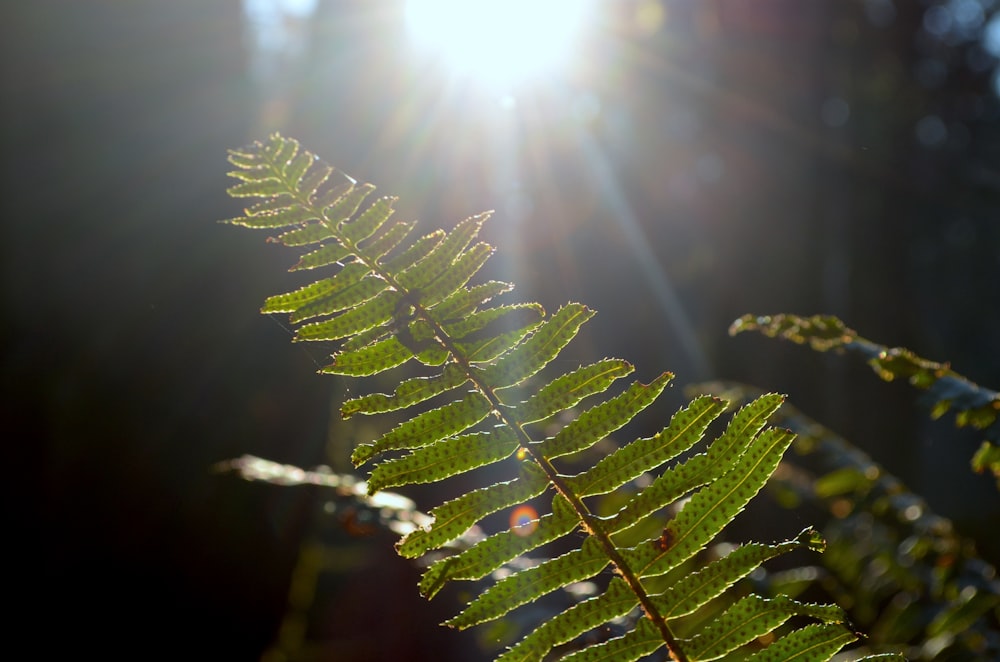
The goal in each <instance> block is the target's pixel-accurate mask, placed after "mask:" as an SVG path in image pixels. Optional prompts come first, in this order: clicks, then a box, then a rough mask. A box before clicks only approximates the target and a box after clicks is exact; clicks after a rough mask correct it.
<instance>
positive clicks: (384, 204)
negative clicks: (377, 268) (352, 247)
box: [338, 196, 397, 244]
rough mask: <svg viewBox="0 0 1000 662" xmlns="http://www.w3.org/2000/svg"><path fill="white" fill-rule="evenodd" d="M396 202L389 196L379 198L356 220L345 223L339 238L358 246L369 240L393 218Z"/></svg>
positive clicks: (341, 227)
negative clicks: (393, 207) (393, 206)
mask: <svg viewBox="0 0 1000 662" xmlns="http://www.w3.org/2000/svg"><path fill="white" fill-rule="evenodd" d="M396 200H397V198H392V197H388V196H387V197H383V198H379V199H378V200H376V201H375V202H374V203H373V204H372V206H370V207H369V208H368V209H366V210H365V211H364V213H362V214H361V215H360V216H358V217H357V218H356V219H355V220H353V221H348V222H346V223H343V224H342V225H341V226H340V228H339V230H340V232H339V234H338V238H339V239H340V240H341V241H342V242H343V243H346V244H358V243H359V242H361V241H364V240H365V239H367V238H369V237H370V236H372V235H373V234H375V233H376V232H378V231H379V229H380V228H381V227H382V226H383V225H385V222H386V221H388V220H389V217H390V216H392V213H393V209H392V205H393V203H395V202H396Z"/></svg>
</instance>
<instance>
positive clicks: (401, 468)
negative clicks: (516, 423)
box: [368, 427, 518, 492]
mask: <svg viewBox="0 0 1000 662" xmlns="http://www.w3.org/2000/svg"><path fill="white" fill-rule="evenodd" d="M517 447H518V440H517V436H516V435H515V434H514V433H513V432H512V431H511V430H510V428H506V427H496V428H493V430H491V431H490V432H473V433H471V434H467V435H463V436H460V437H451V438H448V439H443V440H441V441H438V442H435V443H432V444H430V445H429V446H426V447H424V448H420V449H418V450H415V451H413V452H412V453H409V454H407V455H404V456H403V457H400V458H397V459H394V460H388V461H387V462H383V463H382V464H380V465H378V466H377V467H375V469H374V470H372V475H371V478H369V479H368V487H369V489H370V490H372V492H374V491H376V490H384V489H388V488H390V487H396V486H397V485H410V484H415V483H433V482H437V481H439V480H443V479H445V478H448V477H450V476H454V475H456V474H459V473H463V472H466V471H470V470H472V469H475V468H477V467H481V466H483V465H485V464H491V463H493V462H497V461H499V460H503V459H505V458H508V457H510V456H511V455H513V454H514V451H516V450H517Z"/></svg>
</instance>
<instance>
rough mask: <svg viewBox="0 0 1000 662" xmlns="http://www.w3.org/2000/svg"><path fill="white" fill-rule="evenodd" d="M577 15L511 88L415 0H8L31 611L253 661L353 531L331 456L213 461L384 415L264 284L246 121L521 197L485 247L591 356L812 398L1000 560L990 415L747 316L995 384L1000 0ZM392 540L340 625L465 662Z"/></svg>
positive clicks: (334, 437)
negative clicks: (270, 315)
mask: <svg viewBox="0 0 1000 662" xmlns="http://www.w3.org/2000/svg"><path fill="white" fill-rule="evenodd" d="M524 20H525V21H530V20H531V17H530V16H529V17H525V19H524ZM477 29H488V27H481V28H477ZM583 39H584V42H583V44H582V45H581V47H580V48H579V51H578V52H577V53H576V54H575V55H574V56H573V63H572V66H571V67H569V68H568V69H567V70H566V71H563V72H560V73H559V74H558V75H557V74H553V75H551V76H550V77H548V78H547V79H545V80H544V81H542V82H541V83H537V84H535V85H533V86H525V87H524V88H523V89H521V88H518V89H513V88H512V89H501V90H498V89H494V88H490V87H488V86H477V85H475V84H474V83H473V82H470V81H465V80H462V79H460V78H455V77H450V76H449V75H448V74H447V73H446V72H442V71H440V70H438V69H436V68H435V67H434V66H432V65H433V63H432V62H431V61H430V60H429V59H428V58H427V57H423V56H421V55H420V54H419V53H418V52H416V51H414V49H413V45H412V43H411V40H409V39H408V35H407V32H406V26H405V22H404V20H403V12H402V0H377V1H371V0H317V1H316V2H315V3H312V4H310V3H304V4H303V3H296V4H289V5H287V6H283V5H282V4H281V3H279V2H268V1H267V0H247V1H246V2H241V0H215V1H213V2H206V1H204V0H170V1H169V2H153V1H152V0H132V1H130V2H111V1H107V0H103V1H101V0H97V1H92V2H86V3H83V2H74V1H71V0H34V1H33V2H22V3H4V5H3V6H2V8H0V72H2V74H0V75H2V78H0V81H2V86H3V87H2V95H0V135H2V144H0V148H2V152H0V154H2V156H0V159H2V164H3V176H2V177H0V188H2V190H0V209H2V219H3V226H2V232H3V234H2V241H0V250H2V251H3V257H2V262H0V264H2V268H3V275H2V279H0V286H2V306H0V311H2V313H0V314H2V316H3V318H2V323H0V338H2V341H3V354H2V359H0V360H2V364H0V365H2V372H0V375H2V388H3V392H2V399H0V402H2V405H0V407H2V411H3V422H4V427H5V429H6V433H5V434H4V438H5V439H6V440H7V441H6V442H5V446H6V452H5V465H6V467H7V469H6V471H5V473H6V476H5V479H4V481H3V488H4V495H3V497H4V503H5V505H6V512H7V515H6V519H7V521H8V526H7V531H8V533H7V534H6V536H5V538H6V540H7V543H6V547H7V553H6V554H5V555H4V556H5V557H6V558H7V562H6V567H7V573H8V575H9V576H11V577H12V578H13V584H14V587H15V590H14V591H13V593H11V592H8V593H7V596H8V597H7V600H8V606H9V613H11V612H12V613H13V617H12V616H10V615H8V616H7V617H5V619H6V621H7V622H6V625H7V628H6V629H7V631H8V632H9V633H10V636H11V640H12V641H15V640H17V641H19V643H18V646H19V647H20V646H27V647H31V648H33V649H35V650H36V651H37V653H39V654H40V655H42V656H44V655H45V653H47V652H53V651H55V650H60V651H69V650H73V651H96V650H99V651H100V652H101V654H103V655H104V656H105V657H110V658H112V659H114V658H119V657H128V658H130V659H132V658H150V657H152V658H156V657H161V656H162V657H168V656H175V655H177V654H195V653H197V656H198V657H204V658H205V659H208V658H209V657H211V656H212V655H214V656H215V658H216V659H255V658H258V657H259V656H260V655H261V653H262V652H263V651H264V650H265V649H266V648H267V646H268V644H269V643H270V642H271V641H272V640H273V639H274V637H275V634H276V631H277V628H278V625H279V623H280V620H281V617H282V614H283V612H284V609H285V603H286V599H287V594H288V588H289V582H290V577H291V572H292V569H293V567H294V565H295V562H296V558H297V556H298V553H299V546H300V544H301V543H302V541H303V540H308V539H312V538H314V537H316V536H336V535H343V534H337V533H336V532H333V531H331V532H326V533H323V532H319V531H317V528H316V527H317V525H318V524H317V523H318V522H319V523H322V521H323V520H322V518H321V517H318V516H317V513H318V512H320V511H321V507H322V503H323V501H324V497H323V494H322V492H321V491H320V490H318V489H317V488H312V487H296V488H281V487H276V486H272V485H266V484H259V483H247V482H244V481H241V480H239V479H238V478H236V477H235V476H233V475H220V474H218V473H216V472H213V470H212V467H213V466H214V465H216V464H217V463H219V462H221V461H225V460H227V459H230V458H234V457H238V456H240V455H242V454H245V453H250V454H255V455H259V456H262V457H266V458H268V459H272V460H276V461H279V462H288V463H293V464H297V465H300V466H315V465H319V464H327V465H331V466H333V467H334V469H336V470H338V471H345V470H347V465H346V463H345V462H344V457H345V453H344V449H345V448H346V447H347V444H348V443H349V442H353V440H355V439H361V438H364V437H365V435H369V436H370V435H371V434H373V432H372V430H370V429H365V428H359V427H358V426H354V427H347V426H345V425H344V424H342V423H340V422H339V421H338V420H336V419H337V415H336V406H337V405H338V399H339V398H342V397H343V395H344V392H345V389H347V388H350V386H349V385H347V384H345V383H342V382H339V381H337V380H334V379H330V378H324V377H320V376H317V375H315V374H314V373H315V369H316V367H317V364H318V362H321V361H323V360H324V359H325V356H324V349H323V348H316V347H303V346H299V345H296V346H293V345H291V344H290V343H289V342H288V341H289V336H290V333H289V332H288V330H287V329H285V328H283V327H282V326H281V325H279V324H275V323H274V322H272V321H270V320H267V319H264V318H262V317H260V316H259V315H257V314H256V311H257V310H258V308H259V307H260V304H261V302H262V301H263V299H264V297H265V296H267V295H269V294H273V293H276V292H280V291H284V290H285V289H289V287H286V286H288V285H290V284H291V283H290V281H288V280H282V276H281V272H282V271H283V270H284V269H286V268H287V267H288V266H289V265H290V264H291V261H292V260H291V255H289V254H286V253H283V252H282V251H280V250H277V249H275V248H274V247H273V246H266V245H265V244H264V242H263V240H262V239H263V237H262V236H260V237H254V236H251V235H249V234H248V233H243V232H237V231H234V230H232V229H231V228H227V227H225V226H220V225H218V224H216V223H215V221H216V220H218V219H223V218H228V217H232V216H236V215H237V214H239V211H240V208H239V205H238V204H236V203H234V202H233V201H231V200H229V199H228V198H227V197H226V195H225V187H226V186H227V185H228V183H227V180H226V177H225V172H226V171H227V169H228V167H227V164H226V162H225V150H226V149H227V148H229V147H237V146H240V145H242V144H244V143H246V142H249V141H251V140H253V139H256V138H262V137H265V136H266V135H267V134H268V133H270V132H271V131H273V130H280V131H282V132H283V133H285V134H287V135H290V136H293V137H296V138H298V139H299V140H301V141H302V142H303V144H304V145H305V146H307V147H308V148H309V149H311V150H312V151H315V152H317V153H318V154H320V155H322V156H323V157H324V158H326V159H327V160H329V161H330V162H331V163H333V164H334V165H336V166H338V167H339V168H341V169H343V170H344V171H345V172H347V173H350V174H352V175H353V176H355V177H356V178H359V179H362V180H369V181H372V182H374V183H376V184H377V185H378V186H379V190H380V191H381V192H383V193H391V194H395V195H399V196H400V197H401V201H400V204H399V205H398V209H399V210H400V211H399V216H400V217H401V218H407V219H408V218H419V219H420V220H421V226H420V227H422V228H424V229H425V230H430V229H432V228H434V227H439V226H445V227H450V226H451V225H452V224H454V223H455V222H457V221H458V220H461V219H462V218H464V217H466V216H468V215H471V214H473V213H476V212H478V211H481V210H483V209H488V208H494V209H496V215H495V218H494V219H493V220H492V221H491V222H490V224H489V225H488V226H487V231H486V232H487V240H489V241H491V243H493V244H494V245H496V246H497V247H498V254H497V256H496V257H495V258H494V260H493V262H492V263H491V264H492V269H493V272H492V273H491V275H492V276H494V277H497V276H499V277H501V278H503V279H504V280H510V281H512V282H514V283H515V284H516V285H517V289H516V291H515V293H516V295H517V299H518V300H538V301H540V302H542V303H543V304H544V305H545V306H546V307H547V308H549V309H554V308H555V307H557V306H558V305H559V304H561V303H563V302H565V301H568V300H576V301H582V302H584V303H586V304H588V305H589V306H592V307H594V308H596V309H597V310H598V311H599V315H598V317H597V318H596V319H595V321H594V322H593V323H591V324H590V325H589V327H590V330H589V332H588V333H587V334H586V336H585V338H584V342H583V343H582V344H581V345H579V346H577V349H576V351H578V352H580V353H581V357H582V358H589V359H594V358H599V357H602V356H620V357H622V358H626V359H628V360H630V361H632V362H634V363H635V364H636V365H637V366H638V371H637V376H638V377H639V378H640V379H648V378H650V377H652V376H653V375H655V374H658V373H659V372H660V371H662V370H671V371H673V372H675V373H676V374H677V382H678V383H679V384H681V385H683V384H686V383H691V382H696V381H699V380H703V379H708V378H725V379H735V380H740V381H743V382H747V383H750V384H754V385H756V386H759V387H761V388H764V389H769V390H776V391H780V392H783V393H787V394H789V396H790V402H792V403H793V404H794V405H795V406H797V407H798V408H799V409H801V410H802V411H804V412H806V413H807V414H810V415H811V416H813V417H815V418H816V419H818V420H820V421H822V422H823V423H825V424H826V425H827V426H829V427H830V428H832V429H833V430H834V431H836V432H837V433H839V434H841V435H843V436H844V437H846V438H848V439H850V440H851V441H853V442H854V443H856V444H857V445H859V446H860V447H861V448H863V449H864V450H865V451H867V452H868V453H870V454H871V455H872V456H873V457H874V458H875V459H876V460H877V461H878V462H880V463H881V464H883V465H884V466H885V467H886V468H888V469H889V470H890V471H892V472H894V473H895V474H897V475H898V476H900V477H901V478H902V479H903V480H904V481H905V482H906V483H907V485H909V486H910V487H911V488H912V489H913V490H915V491H916V492H918V493H920V494H922V495H924V496H925V497H926V498H927V499H928V501H929V502H930V504H931V505H932V506H933V508H934V509H935V510H937V512H938V513H940V514H942V515H945V516H947V517H950V518H952V519H953V520H954V521H955V522H956V525H957V526H958V528H959V530H960V532H961V533H963V534H964V535H968V536H970V537H972V538H975V539H976V540H977V541H978V546H979V549H980V552H981V553H982V554H983V555H984V557H986V558H988V559H990V560H991V561H992V562H993V563H994V564H996V563H998V562H1000V541H998V538H997V536H996V526H997V523H998V522H1000V496H998V493H997V491H996V486H995V481H993V480H992V479H991V478H989V477H986V476H977V475H974V474H972V473H971V472H970V471H969V468H968V461H969V457H970V456H971V455H972V453H973V451H974V449H975V448H976V447H977V446H978V444H979V438H978V437H977V435H976V433H975V432H974V431H969V430H964V431H956V430H954V429H953V427H952V424H951V423H950V422H949V421H944V420H942V421H939V422H931V421H929V420H928V418H927V416H926V412H925V411H924V410H923V409H921V408H920V407H919V406H918V405H917V404H916V396H915V394H914V392H913V391H912V390H911V389H909V388H908V387H907V386H906V385H905V384H895V383H894V384H886V383H883V382H881V381H879V380H878V379H877V378H876V377H875V376H874V375H873V374H872V373H871V372H870V370H869V369H868V368H867V367H865V366H864V365H863V364H861V363H860V362H858V361H857V360H854V359H852V358H850V357H838V356H826V355H819V354H815V353H812V352H810V351H809V350H807V349H803V348H801V347H795V346H792V345H788V344H784V343H779V342H776V341H772V340H767V339H764V338H761V337H752V336H751V335H745V336H740V337H737V338H730V337H728V336H727V334H726V330H727V327H728V325H729V323H730V322H731V321H732V320H734V319H735V318H736V317H738V316H739V315H741V314H743V313H747V312H753V313H775V312H795V313H800V314H812V313H830V314H835V315H838V316H840V317H841V318H842V319H843V320H845V322H846V323H847V324H848V325H850V326H852V327H853V328H855V329H857V330H858V331H859V332H860V333H861V334H862V335H864V336H866V337H868V338H871V339H873V340H876V341H878V342H882V343H885V344H888V345H902V346H906V347H909V348H911V349H913V350H914V351H916V352H918V353H919V354H921V355H922V356H925V357H927V358H930V359H934V360H940V361H950V362H951V365H952V367H953V368H954V369H955V370H957V371H958V372H960V373H962V374H965V375H966V376H968V377H969V378H971V379H973V380H974V381H977V382H978V383H980V384H982V385H983V386H986V387H990V388H993V389H997V388H1000V333H998V329H1000V222H998V219H997V213H996V212H997V206H998V201H1000V98H998V97H1000V73H998V71H1000V70H998V62H1000V61H998V57H1000V3H997V2H995V1H994V0H944V1H931V0H921V1H918V0H912V1H910V0H906V1H901V0H897V1H895V2H893V1H892V0H856V1H840V0H827V1H820V0H814V1H809V2H802V1H800V0H758V1H756V2H738V1H735V0H732V1H730V0H700V1H698V2H694V1H691V0H662V1H660V2H657V1H655V0H621V1H618V2H607V3H599V4H598V7H597V9H596V10H595V14H594V17H593V21H592V25H590V27H589V28H588V29H587V30H586V31H585V33H584V37H583ZM513 40H514V42H515V46H516V41H517V40H516V36H515V37H514V38H513ZM581 348H582V349H581ZM584 354H586V356H584ZM680 391H681V389H679V388H678V389H674V392H673V395H672V397H673V398H674V399H675V401H674V402H673V404H675V405H677V404H680V402H681V399H682V394H681V392H680ZM671 411H672V409H664V410H663V411H662V412H656V414H658V415H660V414H662V417H660V418H658V419H657V421H653V422H651V423H650V425H651V426H653V425H657V427H658V424H659V423H662V421H663V420H665V418H666V416H667V415H668V414H669V413H670V412H671ZM654 418H655V417H654ZM430 503H433V501H428V502H427V503H422V504H421V505H423V506H426V505H429V504H430ZM781 516H784V515H776V517H781ZM802 526H804V524H801V523H799V522H795V523H794V525H793V526H792V527H790V528H785V529H783V531H784V534H788V533H794V532H797V531H798V530H799V529H800V528H802ZM345 537H346V536H345ZM391 541H392V539H391V537H389V536H385V539H384V540H382V539H381V538H379V539H377V540H374V541H373V540H367V539H366V540H361V541H358V540H353V539H345V540H344V541H343V550H344V556H343V568H342V570H343V573H342V574H341V575H340V576H339V577H335V578H334V580H331V582H330V583H329V585H327V586H325V587H321V588H323V590H326V591H327V594H328V595H329V596H330V597H331V598H333V599H331V600H329V601H328V603H327V606H326V607H325V608H326V609H327V610H328V612H327V614H326V615H325V616H324V617H323V618H324V619H325V623H326V627H327V630H326V632H325V633H324V636H327V637H330V638H337V637H339V638H340V639H341V640H342V641H347V642H354V644H355V645H357V646H358V647H359V648H358V649H357V650H374V649H372V648H366V647H370V646H375V643H373V642H375V641H376V640H378V639H379V638H380V635H379V633H378V631H379V629H380V628H385V627H386V625H387V624H388V626H389V627H391V628H392V629H393V632H394V634H393V635H392V636H391V637H386V636H381V639H382V641H381V642H379V644H378V645H380V646H382V647H383V648H380V649H378V650H380V651H382V652H381V657H380V658H378V657H376V658H373V659H400V660H402V659H424V658H426V657H427V655H428V654H427V651H432V650H433V651H435V654H434V657H435V659H449V656H451V657H452V658H456V659H457V657H456V656H458V655H460V654H459V653H455V652H454V651H452V649H450V648H449V647H453V646H456V645H457V644H454V643H453V642H454V641H456V640H455V639H453V638H452V633H450V632H449V631H447V630H445V629H443V628H436V627H429V626H428V625H427V623H436V622H439V621H440V620H442V618H443V617H444V615H446V614H450V613H453V612H454V609H452V607H451V606H450V605H447V604H438V602H440V601H441V600H442V599H441V598H439V599H438V601H436V602H435V603H431V606H429V607H428V606H427V605H426V603H424V602H423V601H422V599H420V598H419V597H418V596H417V594H416V589H415V586H414V583H415V577H416V574H415V573H416V571H415V570H414V569H413V568H412V567H410V566H409V565H408V564H407V562H405V561H403V560H401V559H396V558H395V556H394V553H393V551H392V549H391ZM12 618H13V620H11V619H12ZM11 645H13V644H11ZM348 645H349V644H345V646H348ZM393 647H395V648H393ZM350 650H353V649H350V648H342V649H341V656H340V657H335V658H331V659H362V656H361V655H360V654H358V655H357V656H356V657H353V658H352V657H351V655H350V654H349V653H348V652H347V651H350Z"/></svg>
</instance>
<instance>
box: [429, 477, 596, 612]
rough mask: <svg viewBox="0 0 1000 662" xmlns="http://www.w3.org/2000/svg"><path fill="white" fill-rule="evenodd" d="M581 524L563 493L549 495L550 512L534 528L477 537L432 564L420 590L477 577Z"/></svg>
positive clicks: (509, 530) (510, 530)
mask: <svg viewBox="0 0 1000 662" xmlns="http://www.w3.org/2000/svg"><path fill="white" fill-rule="evenodd" d="M579 524H580V521H579V519H578V517H577V516H576V513H575V512H574V511H573V508H572V506H570V505H569V503H568V502H567V501H566V499H565V498H563V497H562V496H559V495H557V496H555V497H554V498H553V499H552V512H551V513H547V514H545V515H543V516H542V517H541V518H539V519H538V520H536V521H535V522H534V523H533V525H534V530H533V531H531V532H529V533H524V532H522V531H519V530H514V529H507V530H506V531H501V532H500V533H496V534H494V535H492V536H490V537H488V538H486V539H484V540H481V541H479V542H478V543H476V544H475V545H473V546H472V547H470V548H469V549H467V550H465V551H463V552H461V553H460V554H456V555H455V556H452V557H449V558H447V559H445V560H443V561H439V562H437V563H434V564H433V565H431V566H430V567H429V568H428V569H427V571H426V572H425V573H424V576H423V577H421V579H420V588H421V591H420V592H421V593H423V594H424V595H427V596H430V595H432V593H431V589H432V587H436V586H441V585H443V583H444V582H448V581H453V580H457V579H480V578H481V577H484V576H486V575H487V574H488V573H490V572H493V571H494V570H496V569H498V568H499V567H500V566H501V565H503V564H504V563H507V562H508V561H511V560H513V559H515V558H517V557H518V556H520V555H522V554H526V553H527V552H530V551H531V550H533V549H536V548H538V547H540V546H541V545H544V544H546V543H549V542H552V541H553V540H555V539H557V538H559V537H561V536H564V535H566V534H567V533H569V532H570V531H573V530H574V529H575V528H577V527H578V526H579Z"/></svg>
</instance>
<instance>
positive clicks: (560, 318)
mask: <svg viewBox="0 0 1000 662" xmlns="http://www.w3.org/2000/svg"><path fill="white" fill-rule="evenodd" d="M593 315H594V311H592V310H590V309H589V308H587V307H586V306H584V305H581V304H578V303H571V304H567V305H565V306H563V307H562V308H560V309H559V310H558V311H557V312H556V313H555V314H554V315H553V316H552V317H550V318H549V319H547V320H545V322H543V323H542V325H541V326H540V327H539V328H538V330H536V331H535V333H533V334H532V335H531V337H530V338H528V340H526V341H525V342H523V343H522V344H520V345H518V346H517V347H516V348H514V349H513V350H511V351H510V352H509V353H508V354H506V355H504V357H503V358H502V359H501V360H499V361H497V362H496V363H494V364H493V365H491V366H489V367H487V368H486V370H485V374H484V375H483V380H484V381H485V382H486V383H487V384H490V385H492V386H493V388H504V387H506V386H514V385H516V384H520V383H521V382H522V381H524V380H525V379H527V378H528V377H531V376H532V375H534V374H535V373H537V372H538V371H539V370H541V369H542V368H544V367H545V366H546V365H547V364H548V363H549V361H551V360H552V359H554V358H555V357H556V356H557V355H558V354H559V352H560V351H561V350H562V348H563V347H565V346H566V345H568V344H569V341H570V340H572V339H573V338H574V336H576V333H577V331H579V330H580V327H581V326H583V323H584V322H586V321H587V320H588V319H590V318H591V317H593Z"/></svg>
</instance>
